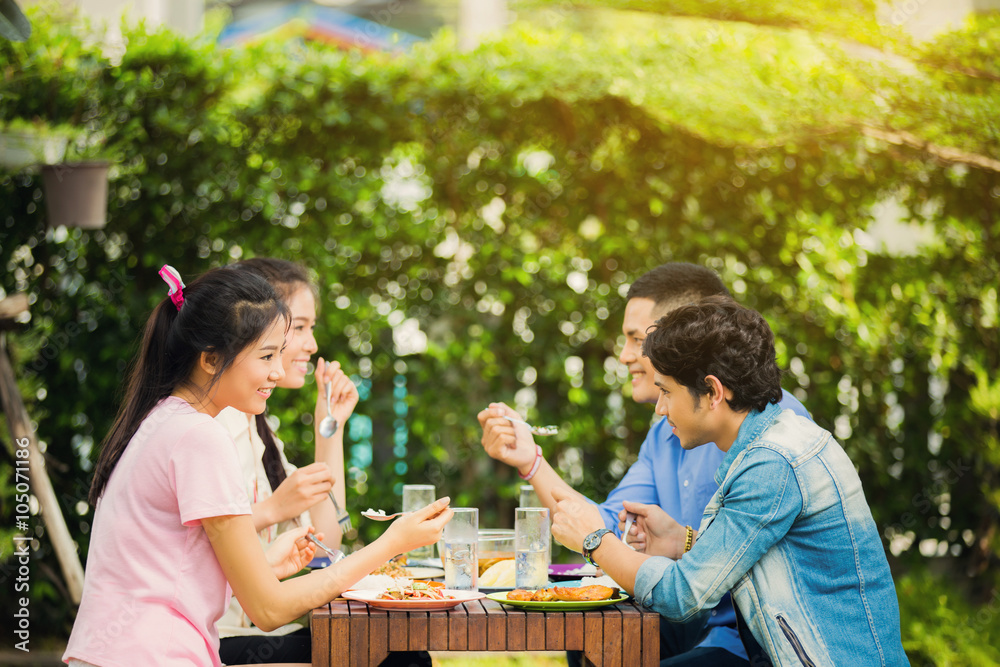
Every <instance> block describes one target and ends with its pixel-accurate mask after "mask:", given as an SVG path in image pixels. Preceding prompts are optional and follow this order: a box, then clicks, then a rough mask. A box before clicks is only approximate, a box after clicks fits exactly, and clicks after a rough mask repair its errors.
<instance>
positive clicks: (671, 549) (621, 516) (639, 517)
mask: <svg viewBox="0 0 1000 667" xmlns="http://www.w3.org/2000/svg"><path fill="white" fill-rule="evenodd" d="M622 505H623V506H624V508H625V509H623V510H622V511H621V512H619V513H618V521H619V524H618V525H619V527H620V528H622V529H624V528H625V513H626V512H631V513H632V514H635V515H636V519H635V524H634V525H633V526H632V530H631V531H629V535H630V537H629V538H628V543H629V546H631V547H632V548H633V549H635V550H636V551H640V552H642V553H645V554H647V555H649V556H666V557H667V558H670V559H673V560H677V559H678V558H680V557H681V556H682V555H684V538H685V537H686V536H687V528H685V527H684V526H682V525H680V524H679V523H677V522H676V521H674V519H673V517H671V516H670V515H669V514H667V513H666V512H664V511H663V510H662V509H660V507H659V506H657V505H644V504H642V503H633V502H631V501H628V500H626V501H625V502H624V503H622Z"/></svg>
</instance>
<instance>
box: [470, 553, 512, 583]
mask: <svg viewBox="0 0 1000 667" xmlns="http://www.w3.org/2000/svg"><path fill="white" fill-rule="evenodd" d="M479 587H480V588H513V587H514V560H513V559H504V560H499V561H497V562H495V563H494V564H493V565H491V566H490V567H489V568H488V569H487V570H486V571H484V572H483V573H482V574H481V575H479Z"/></svg>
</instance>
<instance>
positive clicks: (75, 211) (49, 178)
mask: <svg viewBox="0 0 1000 667" xmlns="http://www.w3.org/2000/svg"><path fill="white" fill-rule="evenodd" d="M109 167H110V163H109V162H96V161H95V162H73V163H64V164H52V165H46V166H44V167H42V179H43V181H42V182H43V186H44V188H45V206H46V208H47V210H48V220H49V226H50V227H58V226H59V225H66V226H67V227H82V228H84V229H100V228H101V227H104V225H105V224H107V222H108V168H109Z"/></svg>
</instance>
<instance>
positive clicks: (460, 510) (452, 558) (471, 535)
mask: <svg viewBox="0 0 1000 667" xmlns="http://www.w3.org/2000/svg"><path fill="white" fill-rule="evenodd" d="M451 511H452V512H454V513H455V515H454V516H453V517H451V520H450V521H448V523H446V524H445V525H444V586H445V588H451V589H453V590H458V591H476V590H479V510H478V509H476V508H475V507H453V508H451Z"/></svg>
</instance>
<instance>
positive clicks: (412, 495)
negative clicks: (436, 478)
mask: <svg viewBox="0 0 1000 667" xmlns="http://www.w3.org/2000/svg"><path fill="white" fill-rule="evenodd" d="M436 499H437V495H436V492H435V490H434V485H433V484H404V485H403V511H404V512H412V511H413V510H418V509H420V508H422V507H427V506H428V505H430V504H431V503H432V502H434V501H435V500H436ZM406 557H407V559H413V560H430V559H432V558H434V545H433V544H428V545H427V546H425V547H420V548H419V549H414V550H413V551H411V552H409V553H408V554H406Z"/></svg>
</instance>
